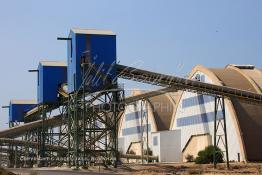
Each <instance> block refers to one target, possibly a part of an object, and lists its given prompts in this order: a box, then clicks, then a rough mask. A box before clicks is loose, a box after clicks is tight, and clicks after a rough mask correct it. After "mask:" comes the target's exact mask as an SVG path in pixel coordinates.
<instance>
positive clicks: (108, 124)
mask: <svg viewBox="0 0 262 175" xmlns="http://www.w3.org/2000/svg"><path fill="white" fill-rule="evenodd" d="M81 66H82V74H83V77H82V85H81V87H80V88H79V90H76V91H74V92H73V93H72V94H69V98H68V165H69V166H70V167H71V166H75V168H79V166H86V167H88V166H91V165H97V164H102V165H104V166H108V165H111V164H113V165H114V167H116V166H117V163H118V161H119V153H118V122H119V119H120V117H121V115H122V113H123V111H124V106H125V104H124V97H125V93H124V89H123V88H121V87H120V86H119V85H118V84H117V83H116V84H114V83H112V82H107V83H106V85H105V86H104V90H103V91H101V90H100V91H98V92H95V93H90V91H89V89H87V87H90V85H91V83H93V82H90V76H91V74H90V70H88V69H89V67H88V66H89V65H88V64H86V63H83V64H82V65H81ZM85 70H86V71H85ZM99 76H102V77H103V76H104V75H99ZM96 78H97V77H96Z"/></svg>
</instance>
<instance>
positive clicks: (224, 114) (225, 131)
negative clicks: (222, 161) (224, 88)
mask: <svg viewBox="0 0 262 175" xmlns="http://www.w3.org/2000/svg"><path fill="white" fill-rule="evenodd" d="M222 112H223V120H224V133H225V144H226V145H225V146H226V161H227V169H229V157H228V142H227V125H226V112H225V99H224V97H222Z"/></svg>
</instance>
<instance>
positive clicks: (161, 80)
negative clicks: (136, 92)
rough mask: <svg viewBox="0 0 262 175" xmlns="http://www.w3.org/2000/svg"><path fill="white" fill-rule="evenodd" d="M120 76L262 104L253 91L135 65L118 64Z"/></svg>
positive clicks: (259, 96) (260, 98)
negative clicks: (134, 66) (158, 71)
mask: <svg viewBox="0 0 262 175" xmlns="http://www.w3.org/2000/svg"><path fill="white" fill-rule="evenodd" d="M117 74H118V77H120V78H124V79H129V80H134V81H139V82H144V83H149V84H153V85H159V86H163V87H169V88H174V89H179V90H187V91H192V92H198V93H205V94H211V95H219V96H225V97H229V98H238V99H239V100H242V101H246V102H251V103H257V104H262V94H257V93H253V92H250V91H245V90H241V89H236V88H232V87H226V86H219V85H214V84H209V83H203V82H200V81H196V80H190V79H185V78H180V77H176V76H170V75H164V74H160V73H155V72H150V71H145V70H142V69H137V68H133V67H128V66H123V65H117Z"/></svg>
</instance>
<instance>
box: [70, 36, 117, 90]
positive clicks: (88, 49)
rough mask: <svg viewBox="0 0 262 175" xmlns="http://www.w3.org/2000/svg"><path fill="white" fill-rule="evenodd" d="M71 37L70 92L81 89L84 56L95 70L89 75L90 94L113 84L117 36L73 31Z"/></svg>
mask: <svg viewBox="0 0 262 175" xmlns="http://www.w3.org/2000/svg"><path fill="white" fill-rule="evenodd" d="M69 36H70V37H71V38H72V41H69V44H68V66H69V68H68V92H69V93H72V92H73V91H75V90H78V89H79V88H81V84H82V80H83V74H82V68H81V57H83V56H85V57H86V58H88V59H87V60H88V63H89V64H90V67H92V70H93V71H91V72H90V74H89V78H88V79H89V80H90V82H89V83H88V84H86V90H87V91H89V92H95V91H99V90H103V89H104V88H105V85H107V84H111V83H112V81H113V79H115V78H116V67H115V63H116V36H115V35H90V34H79V33H77V34H75V33H73V32H72V31H71V33H70V35H69ZM71 48H72V51H71ZM71 52H72V53H71ZM71 56H72V57H71ZM112 64H113V66H112V67H111V65H112ZM101 65H102V66H101ZM100 66H101V67H100ZM98 70H99V74H97V71H98ZM101 75H102V76H101Z"/></svg>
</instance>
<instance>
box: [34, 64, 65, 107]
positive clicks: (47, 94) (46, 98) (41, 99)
mask: <svg viewBox="0 0 262 175" xmlns="http://www.w3.org/2000/svg"><path fill="white" fill-rule="evenodd" d="M38 71H39V72H38V88H37V89H38V95H37V101H38V103H39V104H42V103H46V104H48V103H55V102H57V101H58V98H57V95H58V88H59V86H60V85H61V84H63V83H66V82H67V67H66V66H46V65H43V64H41V63H40V64H39V66H38Z"/></svg>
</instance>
